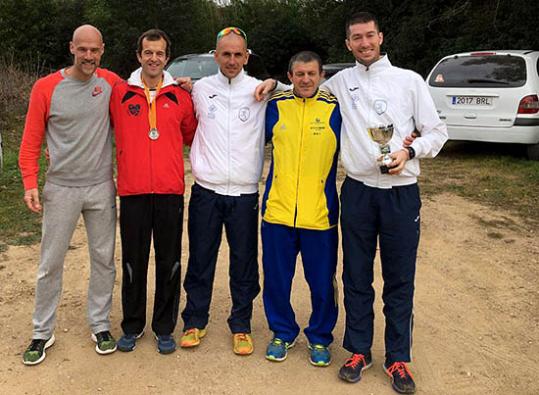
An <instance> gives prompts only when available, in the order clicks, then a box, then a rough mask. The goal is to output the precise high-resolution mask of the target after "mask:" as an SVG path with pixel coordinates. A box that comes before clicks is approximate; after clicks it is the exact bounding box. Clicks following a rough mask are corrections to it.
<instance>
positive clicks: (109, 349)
mask: <svg viewBox="0 0 539 395" xmlns="http://www.w3.org/2000/svg"><path fill="white" fill-rule="evenodd" d="M92 340H93V341H94V342H95V352H96V353H98V354H101V355H106V354H110V353H113V352H114V351H116V340H114V338H113V337H112V335H111V334H110V332H109V331H103V332H99V333H96V334H93V333H92Z"/></svg>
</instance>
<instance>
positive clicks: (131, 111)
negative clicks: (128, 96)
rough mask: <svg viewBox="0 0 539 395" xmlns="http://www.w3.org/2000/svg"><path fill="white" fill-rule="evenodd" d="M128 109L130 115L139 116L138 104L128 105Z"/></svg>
mask: <svg viewBox="0 0 539 395" xmlns="http://www.w3.org/2000/svg"><path fill="white" fill-rule="evenodd" d="M128 108H129V114H130V115H134V116H135V117H136V116H137V115H139V114H140V104H130V105H129V106H128Z"/></svg>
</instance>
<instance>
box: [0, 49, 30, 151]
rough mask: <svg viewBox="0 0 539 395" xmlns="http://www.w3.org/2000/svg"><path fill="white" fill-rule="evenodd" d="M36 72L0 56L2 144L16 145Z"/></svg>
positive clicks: (0, 126) (0, 124)
mask: <svg viewBox="0 0 539 395" xmlns="http://www.w3.org/2000/svg"><path fill="white" fill-rule="evenodd" d="M37 76H38V72H37V71H35V72H33V71H31V70H30V67H27V68H23V67H20V66H17V65H15V64H14V63H13V60H12V59H10V58H6V57H2V58H0V130H1V131H2V137H3V140H4V146H7V147H12V146H18V144H19V142H20V132H18V131H17V130H15V129H18V127H19V126H20V124H21V123H22V121H23V120H24V115H25V113H26V109H27V106H28V98H29V97H30V90H31V89H32V85H33V83H34V82H35V80H36V79H37Z"/></svg>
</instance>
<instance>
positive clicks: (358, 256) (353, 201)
mask: <svg viewBox="0 0 539 395" xmlns="http://www.w3.org/2000/svg"><path fill="white" fill-rule="evenodd" d="M420 208H421V200H420V198H419V188H418V186H417V184H412V185H406V186H398V187H393V188H391V189H380V188H372V187H369V186H366V185H364V184H363V183H361V182H359V181H356V180H353V179H351V178H349V177H347V178H346V180H345V181H344V183H343V186H342V189H341V226H342V238H343V241H342V246H343V259H344V262H343V284H344V306H345V309H346V330H345V335H344V344H343V345H344V348H345V349H347V350H348V351H350V352H352V353H359V354H367V353H368V352H369V351H370V349H371V347H372V342H373V320H374V311H373V302H374V288H373V287H372V282H373V262H374V257H375V254H376V244H377V240H378V241H379V245H380V257H381V262H382V277H383V280H384V288H383V294H382V299H383V301H384V309H383V312H384V315H385V323H386V327H385V347H386V363H388V364H391V363H393V362H395V361H402V362H409V361H410V357H411V346H412V325H413V296H414V278H415V268H416V255H417V247H418V244H419V235H420V218H419V211H420ZM388 366H389V365H388Z"/></svg>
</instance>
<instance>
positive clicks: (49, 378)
mask: <svg viewBox="0 0 539 395" xmlns="http://www.w3.org/2000/svg"><path fill="white" fill-rule="evenodd" d="M184 229H185V228H184ZM85 240H86V238H85V234H84V227H83V226H82V224H79V226H78V228H77V231H76V233H75V236H74V238H73V240H72V243H71V246H72V247H71V249H70V251H69V252H68V256H67V259H66V264H65V272H64V292H63V297H62V300H61V306H60V309H59V313H58V322H57V329H56V338H57V341H56V344H55V345H54V347H53V348H51V349H50V350H49V352H48V357H47V359H46V361H45V362H44V363H43V364H41V365H39V366H36V367H26V366H24V365H23V364H22V363H21V353H22V351H23V349H24V348H25V347H26V345H27V343H28V341H29V338H30V336H31V329H32V327H31V314H32V310H33V303H34V299H33V298H34V286H35V273H36V265H37V258H38V255H39V246H37V245H36V246H31V247H10V248H9V250H8V251H7V252H6V253H3V254H1V255H0V323H1V326H0V338H1V339H2V341H1V342H0V355H1V356H2V358H1V360H0V393H2V394H12V393H15V394H23V393H28V394H30V393H32V394H34V393H43V394H49V393H50V394H63V393H66V394H67V393H84V394H105V393H107V394H108V393H114V394H121V393H137V394H138V393H141V394H142V393H150V394H169V393H186V394H190V393H204V394H207V393H211V394H222V393H238V394H259V393H260V394H270V393H284V394H289V393H290V394H293V393H294V394H296V393H307V392H310V393H312V392H314V393H338V394H348V393H350V394H351V393H363V394H393V391H392V390H391V387H390V385H389V381H388V379H387V377H386V376H385V375H384V373H383V371H382V368H381V364H382V362H383V354H384V347H383V320H382V319H383V315H382V313H381V303H380V300H379V296H380V294H381V292H380V291H381V282H380V271H379V262H377V274H376V278H377V280H376V289H377V304H376V313H377V316H376V322H375V331H376V332H375V344H374V347H373V357H374V360H375V364H374V366H373V368H371V369H370V370H369V371H367V372H366V373H365V376H364V378H363V380H362V382H361V383H358V384H355V385H352V384H347V383H343V382H341V381H340V380H339V379H338V378H337V371H338V368H339V366H340V364H341V363H342V362H343V360H344V359H345V358H346V357H347V353H346V352H345V351H344V350H343V349H342V347H341V342H342V335H343V323H344V310H343V309H342V308H341V310H340V316H339V320H338V324H337V327H336V329H335V332H334V334H335V339H336V341H335V343H334V344H333V346H332V351H333V357H334V362H333V364H332V365H331V366H330V367H328V368H315V367H312V366H311V365H310V364H309V362H308V359H307V357H308V354H307V350H306V346H307V343H306V340H305V337H304V336H303V335H301V336H300V337H299V342H298V344H297V346H296V347H295V348H294V349H292V350H291V352H290V354H289V358H288V359H287V360H286V361H285V362H283V363H270V362H267V361H266V360H265V359H264V349H265V345H266V343H267V341H268V340H269V339H270V333H269V331H268V329H267V325H266V321H265V317H264V311H263V308H262V303H261V298H260V297H258V298H257V299H256V304H255V311H254V318H253V335H254V339H255V347H256V349H255V353H254V354H253V355H252V356H250V357H237V356H235V355H234V354H233V353H232V350H231V339H230V334H229V332H228V328H227V325H226V317H227V315H228V311H229V308H230V297H229V292H228V280H227V259H225V257H226V256H227V254H228V251H227V246H226V243H223V244H224V245H223V246H222V251H221V253H220V260H219V264H218V270H217V277H216V282H215V289H214V297H213V305H212V310H211V318H210V324H209V327H208V329H209V330H208V335H207V337H206V338H205V339H204V341H203V343H202V344H201V346H200V347H199V348H198V349H196V350H189V351H186V350H178V351H177V352H176V353H174V354H171V355H168V356H162V355H159V354H158V353H157V352H156V348H155V342H154V340H153V338H152V336H151V335H150V334H149V333H147V334H146V336H145V337H144V338H143V339H141V341H140V342H139V344H138V346H137V349H136V351H135V352H133V353H130V354H123V353H120V352H117V353H115V354H112V355H110V356H106V357H102V356H98V355H97V354H96V353H95V352H94V351H93V347H94V346H93V343H92V342H91V341H90V336H89V331H88V326H87V323H86V290H87V284H88V275H89V272H88V258H87V250H86V241H85ZM183 245H184V251H183V254H182V255H183V261H182V264H183V265H184V266H183V272H185V263H186V262H187V254H186V251H187V237H186V235H184V243H183ZM538 257H539V242H538V233H537V229H530V228H527V227H526V226H524V225H523V224H522V223H521V222H520V221H519V220H518V219H516V218H514V217H511V215H510V214H508V213H505V212H501V211H498V212H492V211H491V210H490V209H488V208H486V207H482V206H479V205H477V204H474V203H471V202H469V201H467V200H464V199H462V198H459V197H456V196H453V195H449V194H443V195H439V196H436V197H435V198H434V199H433V200H424V202H423V210H422V239H421V245H420V251H419V257H418V268H417V280H416V298H415V306H416V307H415V329H414V350H413V351H414V356H413V357H414V358H413V359H414V362H413V364H412V369H413V371H414V373H415V378H416V381H417V384H418V393H420V394H493V393H495V394H530V395H531V394H538V393H539V382H538V381H537V373H536V372H537V366H538V363H539V289H538V284H539V258H538ZM116 265H117V268H118V276H117V281H116V285H115V289H114V305H113V311H112V323H113V328H112V331H113V334H115V335H120V327H119V324H120V319H121V304H120V282H119V279H120V270H121V265H120V251H119V248H118V250H117V258H116ZM340 271H341V268H340V267H339V273H338V276H339V277H338V278H339V284H341V283H340V274H341V273H340ZM152 278H153V271H151V272H150V279H152ZM340 286H341V285H340ZM149 288H150V289H149V295H152V292H153V284H152V282H151V281H150V286H149ZM149 299H150V301H149V303H150V304H149V306H151V303H153V300H152V298H151V296H150V298H149ZM340 299H341V300H340V301H341V305H340V306H342V290H341V291H340ZM181 301H182V306H181V308H182V307H183V304H184V302H185V299H184V294H183V290H182V299H181ZM293 304H294V306H295V308H296V312H297V319H298V322H299V323H300V325H303V326H304V325H305V324H306V323H307V321H308V314H309V310H310V302H309V296H308V290H307V287H306V285H305V281H304V280H303V272H302V269H301V265H300V264H299V265H298V269H297V273H296V278H295V283H294V291H293ZM149 314H150V308H149V309H148V315H149ZM178 326H179V327H180V328H179V329H181V322H180V323H179V325H178ZM178 333H179V332H178V331H177V334H178Z"/></svg>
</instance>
